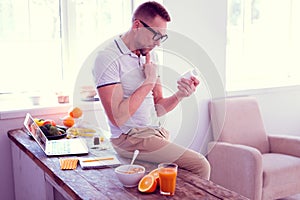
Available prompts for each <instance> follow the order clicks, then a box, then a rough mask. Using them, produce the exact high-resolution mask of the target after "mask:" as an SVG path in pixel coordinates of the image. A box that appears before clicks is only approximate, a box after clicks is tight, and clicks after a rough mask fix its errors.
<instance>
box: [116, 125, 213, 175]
mask: <svg viewBox="0 0 300 200" xmlns="http://www.w3.org/2000/svg"><path fill="white" fill-rule="evenodd" d="M168 139H169V132H168V131H167V130H165V129H164V128H160V129H153V128H133V129H132V130H131V131H129V133H128V134H122V135H120V137H118V138H111V142H112V145H113V147H114V149H115V150H116V152H117V153H118V154H119V155H121V156H124V157H127V158H131V157H132V155H133V152H134V150H136V149H138V150H139V151H140V154H139V155H138V157H137V159H139V160H143V161H148V162H155V163H161V162H174V163H176V164H177V165H178V167H179V168H183V169H186V170H188V171H191V172H192V173H195V174H197V175H199V176H200V178H203V179H209V177H210V165H209V163H208V161H207V159H206V158H205V157H204V156H203V155H202V154H200V153H197V152H196V151H193V150H191V149H187V148H185V147H182V146H180V145H177V144H174V143H172V142H170V141H169V140H168Z"/></svg>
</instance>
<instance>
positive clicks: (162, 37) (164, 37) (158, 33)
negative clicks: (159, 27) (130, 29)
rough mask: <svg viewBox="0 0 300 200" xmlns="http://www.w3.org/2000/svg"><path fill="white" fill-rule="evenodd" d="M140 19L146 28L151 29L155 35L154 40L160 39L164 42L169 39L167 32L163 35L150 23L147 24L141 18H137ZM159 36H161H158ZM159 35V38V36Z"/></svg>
mask: <svg viewBox="0 0 300 200" xmlns="http://www.w3.org/2000/svg"><path fill="white" fill-rule="evenodd" d="M137 20H138V21H140V22H141V24H143V26H144V27H145V28H146V29H148V30H149V31H151V32H152V33H153V34H154V35H153V37H152V39H153V40H154V41H159V40H160V42H164V41H166V40H167V39H168V35H167V34H165V35H162V34H161V33H160V32H157V31H155V30H154V29H153V28H151V27H150V26H149V25H148V24H146V23H145V22H143V21H142V20H139V19H137ZM158 36H159V37H158ZM157 37H158V38H157Z"/></svg>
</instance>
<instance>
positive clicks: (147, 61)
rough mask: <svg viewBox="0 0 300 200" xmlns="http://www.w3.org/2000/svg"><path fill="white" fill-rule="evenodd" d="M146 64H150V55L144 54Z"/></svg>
mask: <svg viewBox="0 0 300 200" xmlns="http://www.w3.org/2000/svg"><path fill="white" fill-rule="evenodd" d="M146 63H150V53H147V54H146Z"/></svg>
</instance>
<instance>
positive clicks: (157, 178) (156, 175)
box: [149, 168, 159, 184]
mask: <svg viewBox="0 0 300 200" xmlns="http://www.w3.org/2000/svg"><path fill="white" fill-rule="evenodd" d="M149 175H152V176H153V177H154V179H155V181H157V184H159V174H158V168H156V169H154V170H152V171H151V172H150V173H149Z"/></svg>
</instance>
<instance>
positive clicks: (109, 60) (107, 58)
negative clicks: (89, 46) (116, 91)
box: [93, 51, 120, 88]
mask: <svg viewBox="0 0 300 200" xmlns="http://www.w3.org/2000/svg"><path fill="white" fill-rule="evenodd" d="M119 72H120V68H119V65H118V63H117V62H116V61H115V59H113V56H112V55H110V54H108V53H106V52H104V51H103V52H99V53H98V56H97V58H96V60H95V63H94V68H93V76H94V82H95V85H96V87H97V88H99V87H103V86H106V85H112V84H116V83H120V73H119Z"/></svg>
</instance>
